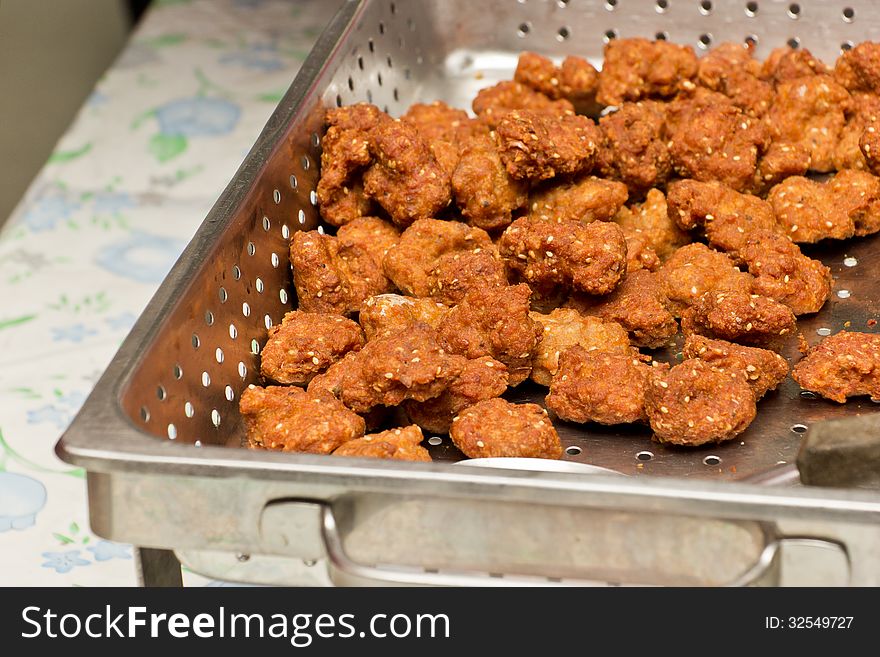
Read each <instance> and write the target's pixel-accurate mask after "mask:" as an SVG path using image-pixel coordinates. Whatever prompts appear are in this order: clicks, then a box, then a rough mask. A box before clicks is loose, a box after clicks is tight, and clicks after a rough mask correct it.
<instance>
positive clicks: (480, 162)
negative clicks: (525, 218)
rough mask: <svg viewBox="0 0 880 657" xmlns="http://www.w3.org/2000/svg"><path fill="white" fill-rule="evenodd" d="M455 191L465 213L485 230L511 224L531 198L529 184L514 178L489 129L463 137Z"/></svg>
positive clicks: (453, 180) (455, 174)
mask: <svg viewBox="0 0 880 657" xmlns="http://www.w3.org/2000/svg"><path fill="white" fill-rule="evenodd" d="M452 191H453V192H454V194H455V201H456V203H457V204H458V207H459V208H461V214H462V215H463V216H464V217H465V218H466V219H467V220H468V222H469V223H470V224H471V225H473V226H476V227H478V228H482V229H484V230H497V229H501V228H505V227H506V226H508V225H509V224H510V222H511V220H512V216H513V213H514V212H515V211H517V210H519V209H520V208H523V207H525V205H526V201H527V200H528V185H527V184H526V183H525V182H523V181H521V180H514V179H513V178H511V177H510V175H509V174H508V173H507V169H506V168H505V167H504V163H503V162H502V161H501V155H500V154H499V153H498V148H497V146H496V145H495V140H494V139H492V137H491V136H490V135H489V133H488V132H486V133H480V134H476V135H473V136H471V137H469V138H467V139H463V140H462V142H461V156H460V158H459V160H458V164H457V166H456V168H455V171H454V172H453V174H452Z"/></svg>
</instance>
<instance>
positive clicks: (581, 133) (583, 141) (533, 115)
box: [495, 110, 601, 181]
mask: <svg viewBox="0 0 880 657" xmlns="http://www.w3.org/2000/svg"><path fill="white" fill-rule="evenodd" d="M600 138H601V134H600V133H599V128H598V127H596V124H595V123H593V122H592V121H591V120H590V119H588V118H587V117H585V116H580V115H577V114H565V115H563V116H559V117H557V116H553V115H552V114H548V113H547V112H541V111H536V110H512V111H510V112H508V113H507V114H505V115H504V116H503V117H502V118H501V121H500V122H499V123H498V127H497V128H496V129H495V140H496V143H497V144H498V150H499V152H500V154H501V160H502V161H503V162H504V166H505V167H507V172H508V173H509V174H510V176H511V177H512V178H515V179H517V180H532V181H539V180H547V179H549V178H553V177H555V176H559V175H575V174H578V173H585V172H588V171H590V170H591V169H592V168H593V164H594V163H595V161H596V152H597V150H598V145H599V140H600Z"/></svg>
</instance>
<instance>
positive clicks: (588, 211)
mask: <svg viewBox="0 0 880 657" xmlns="http://www.w3.org/2000/svg"><path fill="white" fill-rule="evenodd" d="M626 198H627V191H626V185H624V184H622V183H619V182H615V181H613V180H603V179H601V178H596V177H595V176H581V177H580V178H575V179H574V180H568V181H565V182H559V181H556V180H553V181H550V182H547V183H544V184H543V185H541V186H539V187H536V188H535V189H533V190H532V192H531V194H529V203H528V206H529V216H530V217H532V218H536V219H552V220H554V221H583V222H584V223H589V222H591V221H608V220H610V219H611V218H612V217H614V215H615V214H617V212H618V210H620V208H621V206H622V205H623V204H624V203H626Z"/></svg>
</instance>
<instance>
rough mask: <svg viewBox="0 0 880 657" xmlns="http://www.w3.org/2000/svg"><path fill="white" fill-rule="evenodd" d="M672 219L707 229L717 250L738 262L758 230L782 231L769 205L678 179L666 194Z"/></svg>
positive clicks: (716, 186) (723, 187)
mask: <svg viewBox="0 0 880 657" xmlns="http://www.w3.org/2000/svg"><path fill="white" fill-rule="evenodd" d="M666 202H667V204H668V206H669V216H670V217H671V218H673V219H674V220H675V222H676V223H677V224H678V225H679V226H680V227H681V228H683V229H685V230H692V229H694V228H696V227H697V226H704V227H705V229H706V237H707V238H708V240H709V244H711V245H712V246H713V247H715V248H716V249H719V250H721V251H725V252H727V254H728V255H730V256H731V257H733V258H734V261H736V260H738V258H739V256H738V253H739V250H740V249H741V248H742V247H743V246H744V245H745V242H746V236H747V235H749V234H751V233H753V232H754V231H756V230H771V231H773V230H779V228H778V227H777V224H776V219H775V218H774V216H773V209H772V207H771V206H770V204H769V203H767V202H766V201H763V200H761V199H760V198H758V197H757V196H752V195H751V194H741V193H739V192H737V191H734V190H733V189H731V188H730V187H728V186H727V185H724V184H722V183H718V182H699V181H697V180H679V181H676V182H674V183H672V184H670V185H669V189H668V190H667V192H666Z"/></svg>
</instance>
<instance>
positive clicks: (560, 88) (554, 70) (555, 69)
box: [513, 52, 599, 114]
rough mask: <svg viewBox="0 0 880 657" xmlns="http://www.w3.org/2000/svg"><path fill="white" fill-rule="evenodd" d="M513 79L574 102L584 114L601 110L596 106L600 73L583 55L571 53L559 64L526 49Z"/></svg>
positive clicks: (552, 96)
mask: <svg viewBox="0 0 880 657" xmlns="http://www.w3.org/2000/svg"><path fill="white" fill-rule="evenodd" d="M513 79H514V80H516V81H517V82H520V83H522V84H524V85H526V86H527V87H531V88H532V89H534V90H535V91H539V92H541V93H542V94H544V95H545V96H547V97H548V98H552V99H553V100H557V99H559V98H565V99H566V100H568V101H571V103H572V105H574V107H575V110H576V111H577V112H578V113H580V114H593V113H595V112H596V111H597V110H598V109H599V108H598V106H597V105H596V90H597V89H598V87H599V72H598V71H597V70H596V69H595V68H594V67H593V65H592V64H590V62H588V61H587V60H585V59H582V58H580V57H574V56H571V55H570V56H568V57H566V58H565V59H564V60H563V62H562V66H556V64H554V63H553V62H552V61H551V60H550V59H548V58H546V57H544V56H542V55H539V54H537V53H533V52H524V53H522V54H521V55H520V56H519V61H518V62H517V65H516V71H515V72H514V74H513Z"/></svg>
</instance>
